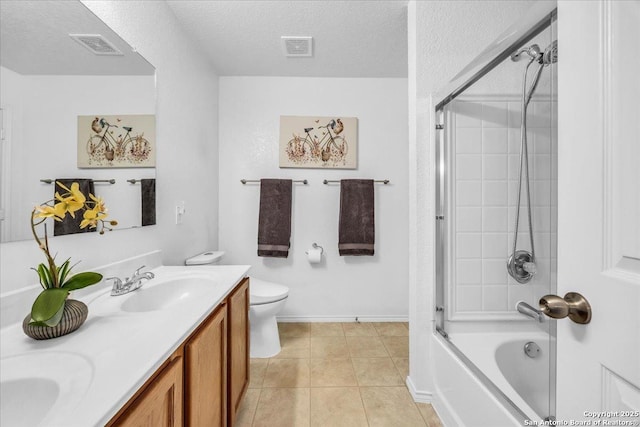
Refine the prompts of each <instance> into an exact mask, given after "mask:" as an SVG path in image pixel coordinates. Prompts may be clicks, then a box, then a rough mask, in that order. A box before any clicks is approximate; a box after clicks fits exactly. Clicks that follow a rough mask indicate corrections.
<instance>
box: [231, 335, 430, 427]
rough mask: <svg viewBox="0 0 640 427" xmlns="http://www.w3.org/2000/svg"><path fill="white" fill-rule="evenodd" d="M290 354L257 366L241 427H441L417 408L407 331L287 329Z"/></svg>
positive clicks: (285, 348)
mask: <svg viewBox="0 0 640 427" xmlns="http://www.w3.org/2000/svg"><path fill="white" fill-rule="evenodd" d="M278 329H279V331H280V343H281V345H282V351H281V352H280V354H278V355H277V356H275V357H272V358H270V359H251V383H250V384H249V389H248V390H247V393H246V395H245V398H244V401H243V403H242V406H241V408H240V411H239V414H238V421H237V423H236V426H238V427H243V426H265V427H298V426H310V427H311V426H313V427H316V426H326V427H340V426H345V427H358V426H381V427H387V426H388V427H410V426H428V427H441V425H440V420H439V419H438V416H437V414H436V413H435V411H434V410H433V408H432V407H431V405H429V404H424V403H417V404H416V403H415V402H413V400H412V398H411V395H410V394H409V391H408V390H407V387H406V386H405V379H406V377H407V375H408V371H409V328H408V326H407V324H406V323H280V324H278Z"/></svg>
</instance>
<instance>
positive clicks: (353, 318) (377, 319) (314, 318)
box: [276, 316, 409, 323]
mask: <svg viewBox="0 0 640 427" xmlns="http://www.w3.org/2000/svg"><path fill="white" fill-rule="evenodd" d="M276 318H277V320H278V322H283V323H288V322H304V323H307V322H308V323H314V322H318V323H319V322H408V321H409V316H277V317H276Z"/></svg>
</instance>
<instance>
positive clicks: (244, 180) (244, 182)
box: [240, 179, 309, 185]
mask: <svg viewBox="0 0 640 427" xmlns="http://www.w3.org/2000/svg"><path fill="white" fill-rule="evenodd" d="M240 182H241V183H243V184H246V183H247V182H260V180H259V179H241V180H240ZM293 182H301V183H303V184H304V185H307V184H308V183H309V181H307V180H306V179H294V180H293Z"/></svg>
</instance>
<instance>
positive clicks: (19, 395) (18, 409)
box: [0, 367, 60, 426]
mask: <svg viewBox="0 0 640 427" xmlns="http://www.w3.org/2000/svg"><path fill="white" fill-rule="evenodd" d="M2 369H4V367H3V368H2ZM59 394H60V387H59V386H58V384H57V383H56V382H55V381H54V380H51V379H48V378H21V379H16V380H9V381H2V382H1V383H0V396H2V411H0V412H1V413H2V415H0V421H1V422H0V424H2V425H3V426H15V425H25V426H37V425H39V424H40V423H42V421H44V419H45V417H46V415H47V413H48V412H49V411H50V410H51V408H52V407H53V405H54V404H55V403H56V400H58V395H59ZM33 402H38V404H37V405H34V404H33Z"/></svg>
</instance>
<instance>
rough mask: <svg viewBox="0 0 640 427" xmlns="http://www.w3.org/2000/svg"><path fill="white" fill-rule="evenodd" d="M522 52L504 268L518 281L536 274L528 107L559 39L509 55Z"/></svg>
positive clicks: (555, 54) (555, 58)
mask: <svg viewBox="0 0 640 427" xmlns="http://www.w3.org/2000/svg"><path fill="white" fill-rule="evenodd" d="M524 54H526V56H528V57H529V62H528V63H527V66H526V67H525V70H524V77H523V81H522V107H521V117H520V118H521V120H520V168H519V171H518V199H517V201H516V216H515V219H514V222H515V226H514V234H513V246H512V250H511V255H510V256H509V258H508V259H507V271H508V272H509V275H510V276H511V277H513V278H514V279H515V280H516V281H517V282H518V283H528V282H529V281H531V279H533V276H534V275H535V274H536V270H537V268H536V251H535V246H534V242H533V220H532V218H531V189H530V188H529V187H530V179H529V144H528V141H527V107H528V106H529V102H530V101H531V98H532V97H533V94H534V92H535V90H536V88H537V86H538V82H539V81H540V76H541V75H542V70H543V68H544V67H546V66H548V65H550V64H555V63H556V62H557V61H558V41H557V40H554V41H553V42H551V44H550V45H549V46H547V48H546V49H545V50H544V52H541V51H540V47H539V46H538V45H537V44H532V45H531V46H529V47H525V48H523V49H520V50H519V51H518V52H516V53H513V54H512V55H511V60H512V61H519V60H520V59H522V58H523V56H524ZM534 62H538V67H537V69H536V71H535V73H534V74H533V79H532V81H531V83H530V84H529V86H527V83H528V82H527V74H528V72H529V67H531V64H533V63H534ZM523 184H524V190H525V194H524V196H525V197H526V201H527V218H528V223H529V224H528V225H529V227H528V228H529V245H530V246H531V251H527V250H522V249H521V250H518V232H519V227H520V208H521V202H522V198H523V197H522V196H523V194H522V193H523V191H522V190H523Z"/></svg>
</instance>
